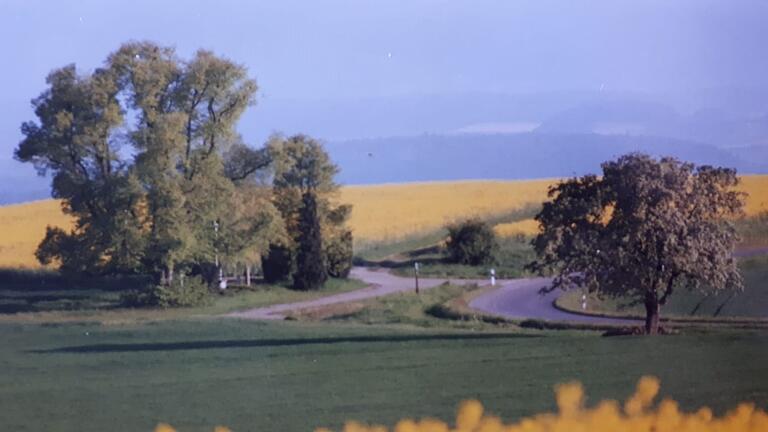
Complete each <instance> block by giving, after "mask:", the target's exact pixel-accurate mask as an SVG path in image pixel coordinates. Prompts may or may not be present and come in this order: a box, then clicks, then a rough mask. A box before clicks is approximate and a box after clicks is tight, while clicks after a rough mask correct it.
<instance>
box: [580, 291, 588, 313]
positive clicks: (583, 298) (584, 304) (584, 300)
mask: <svg viewBox="0 0 768 432" xmlns="http://www.w3.org/2000/svg"><path fill="white" fill-rule="evenodd" d="M581 310H587V295H586V294H582V295H581Z"/></svg>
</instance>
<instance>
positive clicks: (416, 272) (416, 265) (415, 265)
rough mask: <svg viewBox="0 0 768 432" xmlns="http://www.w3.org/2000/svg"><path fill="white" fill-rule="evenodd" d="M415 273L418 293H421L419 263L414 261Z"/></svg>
mask: <svg viewBox="0 0 768 432" xmlns="http://www.w3.org/2000/svg"><path fill="white" fill-rule="evenodd" d="M413 275H414V276H415V277H416V294H418V293H419V263H418V261H417V262H415V263H413Z"/></svg>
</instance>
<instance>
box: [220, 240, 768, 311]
mask: <svg viewBox="0 0 768 432" xmlns="http://www.w3.org/2000/svg"><path fill="white" fill-rule="evenodd" d="M766 252H768V248H754V249H747V250H742V251H737V252H736V253H735V254H734V255H736V256H740V257H747V256H754V255H760V254H765V253H766ZM351 276H352V277H353V278H355V279H360V280H362V281H363V282H366V283H368V284H369V286H368V287H367V288H363V289H359V290H355V291H349V292H345V293H340V294H334V295H330V296H327V297H321V298H319V299H315V300H307V301H303V302H297V303H284V304H278V305H273V306H267V307H262V308H256V309H249V310H245V311H240V312H233V313H230V314H228V315H227V316H230V317H237V318H246V319H259V320H264V319H283V318H285V315H286V313H287V312H290V311H297V310H302V309H312V308H317V307H321V306H328V305H334V304H340V303H349V302H354V301H360V300H366V299H370V298H374V297H381V296H384V295H388V294H393V293H396V292H403V291H410V290H413V289H414V281H413V279H412V278H405V277H399V276H394V275H392V274H391V273H389V272H388V271H387V270H385V269H378V270H373V269H370V268H366V267H355V268H353V269H352V274H351ZM446 281H448V279H420V280H419V287H420V288H421V289H425V290H426V289H430V288H433V287H436V286H438V285H440V284H442V283H443V282H446ZM450 281H451V282H453V283H464V284H469V283H481V284H484V283H487V282H488V281H487V280H467V279H451V280H450ZM549 281H550V280H549V279H547V278H530V279H511V280H499V281H498V283H499V286H500V288H499V289H497V290H494V291H491V292H488V293H486V294H483V295H481V296H478V297H477V298H475V299H473V300H472V301H471V302H470V303H469V306H470V307H472V308H474V309H477V310H479V311H483V312H487V313H490V314H494V315H499V316H503V317H507V318H513V319H524V318H536V319H543V320H549V321H570V322H582V323H593V324H625V325H626V324H631V325H637V324H638V323H641V322H642V321H641V320H633V319H621V318H603V317H595V316H587V315H579V314H574V313H568V312H565V311H562V310H560V309H557V308H555V307H554V305H553V303H554V301H555V299H556V298H557V297H558V296H560V295H561V294H562V293H563V291H560V290H556V291H553V292H551V293H549V294H546V295H543V296H542V295H540V294H539V290H540V289H541V288H542V287H543V286H545V285H546V284H548V283H549Z"/></svg>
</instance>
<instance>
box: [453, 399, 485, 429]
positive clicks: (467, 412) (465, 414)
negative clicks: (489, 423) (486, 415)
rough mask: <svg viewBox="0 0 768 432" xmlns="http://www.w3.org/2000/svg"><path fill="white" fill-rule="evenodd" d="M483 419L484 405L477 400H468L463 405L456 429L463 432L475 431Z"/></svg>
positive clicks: (457, 417) (457, 418)
mask: <svg viewBox="0 0 768 432" xmlns="http://www.w3.org/2000/svg"><path fill="white" fill-rule="evenodd" d="M482 417H483V405H482V404H481V403H480V402H478V401H476V400H468V401H464V402H462V403H461V405H460V406H459V413H458V415H457V416H456V429H458V430H461V431H473V430H475V426H477V424H478V423H479V422H480V419H481V418H482Z"/></svg>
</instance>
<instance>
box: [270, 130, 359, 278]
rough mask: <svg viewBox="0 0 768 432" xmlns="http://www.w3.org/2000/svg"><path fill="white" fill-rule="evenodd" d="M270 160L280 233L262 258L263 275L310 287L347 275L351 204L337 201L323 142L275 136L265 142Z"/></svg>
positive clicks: (350, 246) (350, 256)
mask: <svg viewBox="0 0 768 432" xmlns="http://www.w3.org/2000/svg"><path fill="white" fill-rule="evenodd" d="M267 150H268V152H269V155H270V159H271V160H272V161H273V163H274V173H273V190H274V199H275V201H274V202H275V206H276V207H277V210H278V211H279V213H280V215H281V216H282V220H283V221H284V223H285V235H283V236H282V237H281V238H279V239H278V240H277V241H275V242H273V243H272V244H271V245H270V247H269V252H268V253H267V254H265V255H264V257H263V259H262V268H263V271H264V277H265V278H266V279H267V280H268V281H270V282H279V281H288V283H290V284H291V285H293V286H294V287H295V288H296V289H300V290H315V289H319V288H320V287H322V285H323V283H324V282H325V280H326V279H327V277H328V276H332V277H341V278H344V277H347V276H348V275H349V271H350V270H351V268H352V231H351V230H350V229H349V228H347V226H346V223H347V220H348V219H349V215H350V213H351V210H352V208H351V206H349V205H345V204H341V205H339V204H336V201H337V195H338V190H339V186H338V185H337V184H336V183H335V182H334V180H333V178H334V176H335V175H336V173H337V172H338V167H336V165H334V164H333V163H332V162H331V160H330V158H329V157H328V154H327V153H326V152H325V150H324V149H323V147H322V145H321V144H320V143H319V142H318V141H316V140H314V139H312V138H310V137H307V136H304V135H296V136H292V137H288V138H284V137H281V136H274V137H272V138H271V139H270V142H269V143H268V145H267Z"/></svg>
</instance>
